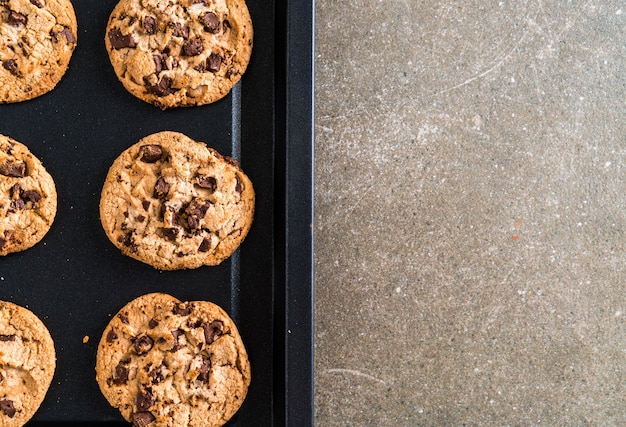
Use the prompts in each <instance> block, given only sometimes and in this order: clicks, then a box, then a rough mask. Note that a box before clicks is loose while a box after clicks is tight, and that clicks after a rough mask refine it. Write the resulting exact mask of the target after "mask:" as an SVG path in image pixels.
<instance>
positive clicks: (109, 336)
mask: <svg viewBox="0 0 626 427" xmlns="http://www.w3.org/2000/svg"><path fill="white" fill-rule="evenodd" d="M116 339H117V334H116V333H115V331H114V330H113V329H111V330H110V331H109V333H108V334H107V337H106V340H107V342H108V343H112V342H113V341H115V340H116Z"/></svg>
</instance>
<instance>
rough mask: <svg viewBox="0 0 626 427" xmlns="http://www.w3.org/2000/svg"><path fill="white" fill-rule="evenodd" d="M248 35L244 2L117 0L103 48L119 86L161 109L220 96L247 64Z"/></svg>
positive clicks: (196, 102)
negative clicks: (120, 84)
mask: <svg viewBox="0 0 626 427" xmlns="http://www.w3.org/2000/svg"><path fill="white" fill-rule="evenodd" d="M252 37H253V30H252V20H251V18H250V13H249V11H248V8H247V6H246V3H245V1H244V0H121V1H120V2H119V3H118V4H117V6H115V8H114V9H113V12H112V13H111V16H110V18H109V22H108V25H107V28H106V36H105V44H106V49H107V51H108V53H109V57H110V59H111V64H112V65H113V68H114V69H115V73H116V74H117V77H118V78H119V80H120V81H121V82H122V84H123V85H124V87H125V88H126V89H127V90H128V91H129V92H130V93H132V94H133V95H135V96H136V97H138V98H140V99H142V100H144V101H146V102H149V103H151V104H154V105H156V106H158V107H160V108H163V109H166V108H171V107H178V106H196V105H204V104H209V103H212V102H215V101H217V100H219V99H221V98H223V97H224V96H225V95H226V94H227V93H228V92H229V91H230V90H231V88H232V87H233V85H234V84H235V83H237V82H238V81H239V79H240V78H241V76H242V74H243V73H244V72H245V70H246V68H247V66H248V62H249V60H250V54H251V51H252Z"/></svg>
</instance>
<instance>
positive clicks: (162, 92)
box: [148, 76, 174, 96]
mask: <svg viewBox="0 0 626 427" xmlns="http://www.w3.org/2000/svg"><path fill="white" fill-rule="evenodd" d="M148 90H149V91H150V92H151V93H153V94H155V95H156V96H167V95H169V94H171V93H174V90H173V89H172V79H171V78H170V77H168V76H163V77H162V78H161V80H159V82H158V83H157V84H155V85H151V86H148Z"/></svg>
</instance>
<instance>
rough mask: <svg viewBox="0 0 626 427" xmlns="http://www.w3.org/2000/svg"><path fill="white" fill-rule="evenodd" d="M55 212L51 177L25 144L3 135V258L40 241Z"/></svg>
mask: <svg viewBox="0 0 626 427" xmlns="http://www.w3.org/2000/svg"><path fill="white" fill-rule="evenodd" d="M56 210H57V193H56V188H55V185H54V181H53V179H52V176H50V174H49V173H48V172H47V171H46V169H45V168H44V166H43V165H42V163H41V162H40V161H39V159H37V158H36V157H35V156H34V155H33V154H32V153H31V152H30V151H29V150H28V148H27V147H26V146H25V145H23V144H21V143H19V142H17V141H15V140H13V139H11V138H9V137H6V136H3V135H0V255H7V254H9V253H12V252H19V251H22V250H25V249H28V248H30V247H32V246H34V245H35V244H36V243H37V242H39V241H40V240H41V239H42V238H43V237H44V236H45V235H46V233H47V232H48V230H49V229H50V227H51V226H52V222H53V221H54V217H55V215H56Z"/></svg>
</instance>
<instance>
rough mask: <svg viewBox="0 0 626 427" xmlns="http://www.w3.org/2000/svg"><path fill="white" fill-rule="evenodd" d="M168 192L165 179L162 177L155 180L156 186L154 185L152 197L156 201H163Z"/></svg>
mask: <svg viewBox="0 0 626 427" xmlns="http://www.w3.org/2000/svg"><path fill="white" fill-rule="evenodd" d="M169 191H170V185H169V184H168V183H167V181H165V178H163V177H162V176H161V177H159V179H157V182H156V184H155V185H154V197H156V198H157V199H164V198H165V197H166V196H167V193H169Z"/></svg>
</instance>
